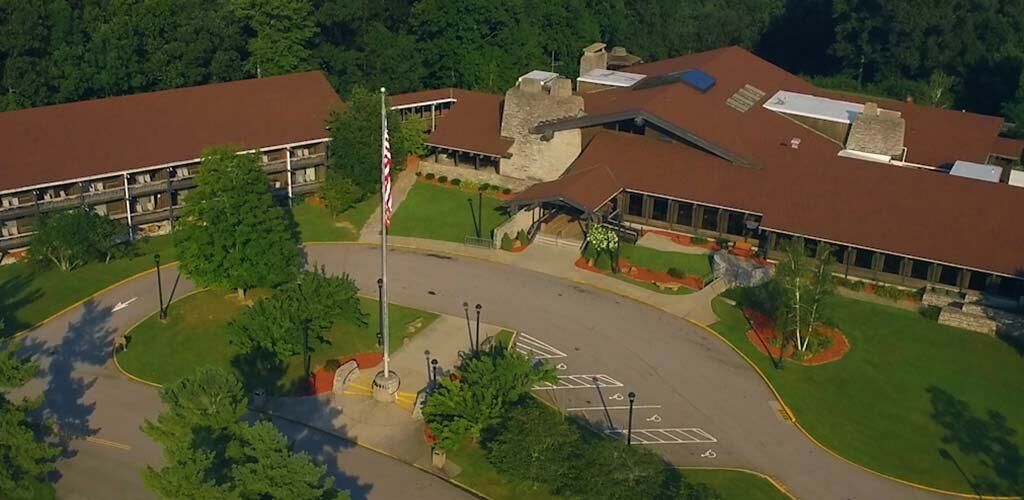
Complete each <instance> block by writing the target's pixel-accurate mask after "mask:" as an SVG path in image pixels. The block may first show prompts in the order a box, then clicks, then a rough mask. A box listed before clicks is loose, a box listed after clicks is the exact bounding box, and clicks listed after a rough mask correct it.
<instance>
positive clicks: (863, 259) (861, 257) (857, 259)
mask: <svg viewBox="0 0 1024 500" xmlns="http://www.w3.org/2000/svg"><path fill="white" fill-rule="evenodd" d="M874 260H875V252H872V251H871V250H865V249H863V248H858V249H857V252H856V253H854V254H853V267H859V268H861V269H871V264H873V263H874Z"/></svg>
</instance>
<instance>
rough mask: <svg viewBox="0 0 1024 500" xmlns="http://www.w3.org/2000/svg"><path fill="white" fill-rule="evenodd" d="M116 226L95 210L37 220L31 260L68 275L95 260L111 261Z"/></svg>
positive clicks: (82, 210)
mask: <svg viewBox="0 0 1024 500" xmlns="http://www.w3.org/2000/svg"><path fill="white" fill-rule="evenodd" d="M118 232H119V230H118V227H117V223H116V222H114V221H113V220H111V219H109V218H107V217H104V216H102V215H100V214H97V213H96V212H93V211H92V210H86V209H84V208H75V209H71V210H66V211H63V212H51V213H45V214H42V215H40V216H39V217H38V218H37V219H36V234H35V237H34V238H33V239H32V247H31V248H30V249H29V258H30V259H31V260H32V261H33V262H35V263H38V264H42V265H49V264H53V265H55V266H57V268H58V269H60V270H61V271H69V270H71V269H74V268H76V267H79V266H81V265H83V264H85V263H87V262H90V261H94V260H100V259H104V260H109V259H110V257H111V254H112V252H113V248H114V245H115V244H117V236H118Z"/></svg>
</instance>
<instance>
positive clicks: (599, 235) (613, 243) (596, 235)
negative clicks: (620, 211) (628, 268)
mask: <svg viewBox="0 0 1024 500" xmlns="http://www.w3.org/2000/svg"><path fill="white" fill-rule="evenodd" d="M586 251H587V252H588V254H589V255H590V256H592V258H593V259H594V261H595V262H596V263H600V262H608V263H609V267H610V268H611V269H612V270H616V269H617V268H618V266H617V262H616V261H617V260H618V259H617V258H616V257H617V256H618V252H619V234H618V233H616V232H615V231H614V230H613V229H612V228H610V227H607V226H602V225H597V224H592V225H591V226H590V231H588V232H587V247H586ZM597 267H599V268H604V267H605V266H604V264H598V265H597Z"/></svg>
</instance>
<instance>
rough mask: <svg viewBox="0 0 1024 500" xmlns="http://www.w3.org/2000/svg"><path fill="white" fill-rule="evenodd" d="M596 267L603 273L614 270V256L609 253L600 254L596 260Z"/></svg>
mask: <svg viewBox="0 0 1024 500" xmlns="http://www.w3.org/2000/svg"><path fill="white" fill-rule="evenodd" d="M594 267H596V268H598V269H600V270H602V271H611V270H612V255H611V253H609V252H600V253H598V254H597V258H595V259H594Z"/></svg>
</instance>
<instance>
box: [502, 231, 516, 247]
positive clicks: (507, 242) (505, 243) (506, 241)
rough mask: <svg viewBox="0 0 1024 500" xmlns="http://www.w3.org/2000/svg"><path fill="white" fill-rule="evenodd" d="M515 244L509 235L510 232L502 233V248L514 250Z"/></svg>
mask: <svg viewBox="0 0 1024 500" xmlns="http://www.w3.org/2000/svg"><path fill="white" fill-rule="evenodd" d="M513 246H514V243H512V238H511V237H509V235H508V233H505V234H503V235H501V249H502V250H512V247H513Z"/></svg>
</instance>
